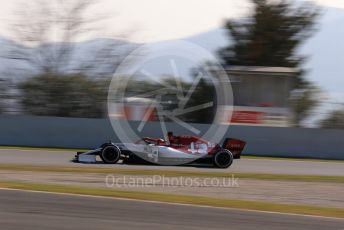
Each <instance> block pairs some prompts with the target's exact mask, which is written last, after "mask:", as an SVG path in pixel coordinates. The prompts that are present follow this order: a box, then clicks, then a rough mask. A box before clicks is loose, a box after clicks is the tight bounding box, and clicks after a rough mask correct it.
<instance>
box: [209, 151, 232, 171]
mask: <svg viewBox="0 0 344 230" xmlns="http://www.w3.org/2000/svg"><path fill="white" fill-rule="evenodd" d="M213 163H214V165H215V166H216V167H217V168H228V167H229V166H231V165H232V163H233V154H232V153H231V152H230V151H228V150H226V149H222V150H220V151H218V152H217V153H215V154H214V156H213Z"/></svg>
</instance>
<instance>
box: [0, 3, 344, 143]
mask: <svg viewBox="0 0 344 230" xmlns="http://www.w3.org/2000/svg"><path fill="white" fill-rule="evenodd" d="M343 8H344V3H343V2H342V1H336V0H332V1H325V0H313V1H303V0H290V1H288V0H285V1H283V0H245V1H226V0H217V1H210V0H209V1H202V2H200V1H194V0H190V1H187V2H185V1H168V2H167V1H158V0H148V1H144V2H143V1H142V2H140V1H134V0H129V1H124V0H116V1H110V0H102V1H92V0H72V1H64V0H53V1H42V0H32V1H20V0H13V1H6V2H4V3H3V5H2V8H1V23H0V89H1V90H0V114H1V117H2V118H3V119H4V118H6V119H9V117H11V119H12V120H13V119H16V117H23V116H24V117H25V116H45V117H55V118H56V119H58V117H73V118H101V119H103V118H106V117H107V94H108V87H109V84H110V81H111V78H112V77H113V75H114V73H115V72H116V70H117V67H118V66H119V65H120V63H121V62H122V61H123V60H124V59H125V58H126V57H127V56H128V55H129V54H130V53H131V52H132V51H134V50H135V49H137V48H138V47H140V46H142V45H145V50H144V51H143V52H142V53H141V54H139V55H137V56H135V58H134V59H133V60H132V62H133V63H135V62H136V61H139V60H140V59H142V58H144V57H145V56H147V55H149V54H150V52H153V51H152V50H154V48H153V47H154V46H157V45H159V44H160V43H161V42H163V41H165V40H169V41H170V42H173V41H177V40H178V39H182V40H185V41H188V42H191V43H193V44H196V45H198V46H200V47H202V48H203V49H205V50H207V51H208V52H209V53H211V54H212V55H214V56H215V57H216V59H217V61H218V62H219V63H221V65H222V67H223V68H224V70H225V73H226V76H228V80H230V82H231V85H232V90H233V107H229V108H228V110H230V111H229V112H231V113H232V116H228V117H225V118H224V119H223V120H221V124H225V125H229V124H232V125H240V126H254V127H256V126H263V127H283V128H288V127H301V128H316V129H318V128H322V129H342V128H344V116H343V115H344V99H343V98H344V97H343V96H344V91H343V86H342V85H343V83H344V82H343V77H342V75H343V73H344V69H343V65H342V63H341V61H342V58H343V53H344V52H343V51H344V50H343V49H344V46H343V45H342V44H341V41H342V40H343V35H344V31H343V28H342V27H341V26H340V25H341V23H342V22H344V14H343V12H344V9H343ZM150 47H152V50H150ZM160 61H161V63H156V62H155V63H153V65H150V66H149V63H148V64H147V65H148V66H149V67H148V68H149V74H147V73H145V74H142V73H141V75H140V76H139V77H138V79H134V80H132V81H131V82H130V84H129V85H128V87H127V88H126V90H127V91H128V92H127V94H126V96H125V97H126V99H125V103H126V106H125V109H124V110H123V113H122V114H120V115H118V114H116V116H117V117H118V119H127V120H133V121H142V120H147V121H153V122H154V121H157V120H158V116H157V115H156V113H155V111H150V112H149V116H147V113H146V112H147V110H149V109H150V104H151V103H152V101H153V100H154V98H153V97H152V96H142V95H143V93H144V92H148V91H154V90H157V89H160V88H161V84H163V85H164V84H165V85H166V84H167V85H173V84H176V82H174V78H173V76H172V75H173V73H174V72H173V68H171V66H168V65H166V66H165V65H164V64H163V60H160ZM177 61H178V63H177V64H179V65H181V66H183V70H182V71H181V72H180V76H178V79H179V81H180V82H179V83H178V84H180V85H182V86H183V87H182V88H184V89H185V88H190V87H191V86H192V80H193V79H195V78H196V77H197V72H198V71H199V70H201V69H203V70H204V69H209V68H211V71H210V74H208V80H202V81H200V84H198V85H197V86H195V88H194V90H193V93H192V97H191V98H190V100H189V102H188V104H186V107H192V106H195V105H197V104H202V103H206V102H207V101H209V99H210V100H212V101H213V100H215V99H214V97H215V94H214V86H212V85H211V83H210V81H209V79H211V78H213V77H215V76H212V74H213V75H216V73H217V69H216V68H217V67H216V65H214V63H213V61H212V60H207V59H205V58H203V57H202V58H199V60H195V63H192V64H190V63H186V62H183V60H182V59H180V60H177ZM170 64H171V63H170ZM172 67H173V66H172ZM123 77H126V76H123ZM174 87H177V85H174ZM170 93H171V92H166V93H165V96H164V97H163V98H162V104H164V106H165V108H167V109H170V110H173V109H175V106H176V105H177V104H178V102H177V98H174V97H173V96H172V95H170ZM186 93H187V92H186V91H185V92H183V94H184V95H185V94H186ZM138 95H141V96H138ZM214 109H215V107H214V106H210V107H207V108H203V109H201V110H200V111H197V112H195V111H193V112H190V113H184V114H182V115H181V116H180V119H181V120H183V121H184V122H189V123H201V124H210V123H214V122H218V121H216V120H214V116H213V115H214ZM225 114H227V113H225ZM3 122H5V121H4V120H3ZM5 123H6V122H5ZM3 127H4V126H3ZM3 130H5V129H3ZM3 144H11V143H3ZM19 144H20V143H19ZM42 144H43V145H44V144H45V143H42Z"/></svg>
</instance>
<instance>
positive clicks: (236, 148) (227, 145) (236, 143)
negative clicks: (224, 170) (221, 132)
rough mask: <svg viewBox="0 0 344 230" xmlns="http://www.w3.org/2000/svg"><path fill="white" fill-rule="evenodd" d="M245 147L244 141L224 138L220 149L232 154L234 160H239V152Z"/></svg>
mask: <svg viewBox="0 0 344 230" xmlns="http://www.w3.org/2000/svg"><path fill="white" fill-rule="evenodd" d="M245 145H246V142H245V141H242V140H239V139H234V138H226V139H225V141H224V142H223V145H222V148H224V149H227V150H229V151H230V152H231V153H232V154H233V156H234V158H235V159H239V158H240V156H241V152H242V151H243V150H244V148H245Z"/></svg>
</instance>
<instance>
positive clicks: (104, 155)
mask: <svg viewBox="0 0 344 230" xmlns="http://www.w3.org/2000/svg"><path fill="white" fill-rule="evenodd" d="M99 156H100V158H101V159H102V161H103V162H104V163H105V164H116V163H117V162H118V161H119V159H120V157H121V150H120V149H119V148H118V147H117V146H114V145H108V146H106V147H104V148H103V149H102V151H101V152H100V154H99Z"/></svg>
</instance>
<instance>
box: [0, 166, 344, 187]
mask: <svg viewBox="0 0 344 230" xmlns="http://www.w3.org/2000/svg"><path fill="white" fill-rule="evenodd" d="M152 168H154V166H153V167H152ZM0 171H19V172H20V171H21V172H53V173H54V172H56V173H98V174H121V175H146V176H153V175H161V176H165V177H181V176H183V177H188V176H189V177H232V175H234V176H235V177H237V178H240V179H254V180H275V181H294V182H295V181H300V182H336V183H344V176H316V175H289V174H264V173H236V172H216V169H215V170H214V171H215V172H208V171H206V172H205V171H182V170H169V169H168V167H167V168H166V170H161V169H126V168H116V167H112V168H110V167H106V168H105V167H63V166H40V165H37V166H35V165H15V164H0Z"/></svg>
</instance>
